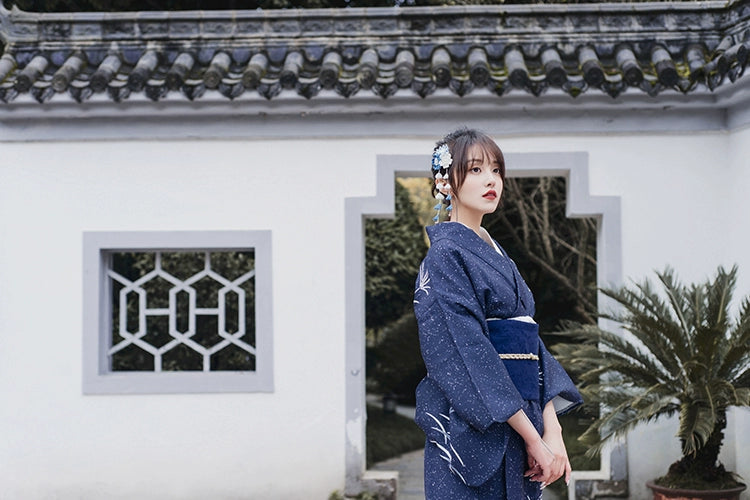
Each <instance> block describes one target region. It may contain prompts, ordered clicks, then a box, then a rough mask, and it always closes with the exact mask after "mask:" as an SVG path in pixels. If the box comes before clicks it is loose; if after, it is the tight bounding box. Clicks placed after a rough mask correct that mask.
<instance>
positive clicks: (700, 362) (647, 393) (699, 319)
mask: <svg viewBox="0 0 750 500" xmlns="http://www.w3.org/2000/svg"><path fill="white" fill-rule="evenodd" d="M657 275H658V277H659V281H660V283H661V286H660V288H661V290H656V289H654V288H653V286H652V285H651V283H650V282H649V281H648V280H645V281H643V282H642V283H640V284H634V285H632V286H623V287H621V288H617V289H605V290H602V292H603V293H604V295H606V296H607V297H610V298H611V299H613V300H614V303H615V304H616V305H617V309H616V312H613V313H610V314H606V315H603V317H604V318H605V319H607V320H610V321H613V322H614V325H617V326H619V327H621V331H620V332H619V333H613V332H609V331H605V330H603V329H601V328H599V327H597V326H594V325H575V324H567V325H565V326H564V331H563V332H560V333H561V334H563V335H565V336H568V337H572V338H574V339H575V342H572V343H561V344H558V345H557V346H555V349H554V350H555V352H556V354H557V357H558V359H560V361H561V362H562V363H564V364H566V365H567V366H568V367H569V368H570V369H571V370H572V371H573V372H574V373H576V374H577V375H578V379H579V383H580V385H581V386H582V387H581V389H582V390H581V392H582V393H583V396H584V399H586V400H587V402H590V403H597V404H599V405H600V414H599V417H598V418H597V419H596V420H595V421H594V422H593V423H592V424H591V425H590V426H589V428H588V429H587V430H586V431H585V432H584V434H583V435H582V436H581V437H580V439H581V440H582V441H584V442H586V443H587V444H588V445H590V446H591V448H590V449H589V452H590V454H596V453H598V452H599V451H600V450H601V448H602V445H603V444H604V443H605V442H606V441H608V440H610V439H613V438H616V437H619V436H624V435H625V434H626V433H627V432H628V431H629V430H631V429H633V428H634V427H635V426H636V425H638V424H641V423H645V422H650V421H654V420H656V419H659V418H662V417H670V416H674V415H677V416H679V430H678V432H677V437H678V438H679V440H680V443H681V445H682V457H681V458H680V459H679V460H678V461H676V462H675V463H673V464H672V465H671V466H670V467H669V470H668V472H667V473H666V475H664V476H662V477H659V478H657V479H655V480H654V481H652V482H650V483H647V485H648V486H649V487H650V488H651V489H652V490H653V491H654V499H656V500H661V499H664V498H681V499H693V498H715V499H718V498H721V499H728V500H731V499H738V498H739V495H740V492H742V491H743V490H744V489H745V485H744V484H742V483H741V482H740V478H739V477H738V476H737V475H736V474H734V473H732V472H729V471H726V470H725V469H724V466H723V465H722V464H721V463H720V462H719V460H718V457H719V451H720V450H721V446H722V441H723V438H724V429H725V427H726V423H727V410H728V408H730V407H731V406H750V297H746V298H745V299H744V300H743V302H742V303H741V305H740V307H739V311H738V316H737V317H735V318H730V304H731V301H732V294H733V292H734V288H735V284H736V281H737V267H736V266H734V267H733V268H732V269H731V270H730V271H728V272H727V271H726V270H725V269H724V268H723V267H719V268H718V271H717V273H716V275H715V277H714V278H713V279H712V280H711V279H709V280H707V281H706V282H704V283H700V284H692V285H690V286H685V285H683V284H682V283H681V282H680V281H679V280H678V279H677V278H676V277H675V273H674V271H673V270H671V269H670V268H667V269H666V270H665V271H663V272H661V273H657ZM674 490H682V491H674ZM716 490H719V491H720V493H716ZM712 492H713V493H712ZM673 494H674V495H673ZM670 495H673V496H670ZM706 495H708V496H706Z"/></svg>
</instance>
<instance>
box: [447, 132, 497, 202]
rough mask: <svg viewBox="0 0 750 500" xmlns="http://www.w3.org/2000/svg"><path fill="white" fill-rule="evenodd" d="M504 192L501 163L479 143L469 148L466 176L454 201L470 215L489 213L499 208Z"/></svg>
mask: <svg viewBox="0 0 750 500" xmlns="http://www.w3.org/2000/svg"><path fill="white" fill-rule="evenodd" d="M502 192H503V178H502V175H501V168H500V164H499V163H498V162H497V161H496V160H495V158H492V157H490V156H489V155H487V154H486V153H485V152H484V150H483V149H482V148H481V147H479V146H478V145H473V146H471V147H470V148H469V154H468V166H467V169H466V178H465V179H464V182H463V184H461V187H460V188H459V189H458V192H457V193H456V194H457V196H455V197H454V201H453V203H454V204H455V208H454V210H455V209H456V208H457V209H458V210H459V212H460V211H463V212H464V214H466V215H468V213H467V212H473V213H474V214H476V215H480V216H481V215H484V214H489V213H492V212H494V211H495V210H497V205H498V204H499V203H500V195H501V194H502Z"/></svg>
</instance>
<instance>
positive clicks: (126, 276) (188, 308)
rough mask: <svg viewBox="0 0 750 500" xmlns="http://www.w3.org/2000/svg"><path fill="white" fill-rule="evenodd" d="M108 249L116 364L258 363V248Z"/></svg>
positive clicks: (247, 367) (145, 367)
mask: <svg viewBox="0 0 750 500" xmlns="http://www.w3.org/2000/svg"><path fill="white" fill-rule="evenodd" d="M107 253H108V255H107V257H108V259H107V260H108V269H107V270H106V276H107V278H106V279H107V286H108V288H109V291H110V297H111V302H110V313H111V315H110V318H111V321H110V330H111V332H110V335H109V337H110V339H111V340H110V345H109V348H108V351H107V355H108V358H109V359H108V361H109V370H110V371H111V372H127V371H130V372H133V371H140V372H175V371H177V372H185V371H202V372H217V371H245V372H252V371H255V369H256V342H255V330H256V328H255V319H256V315H255V252H254V250H252V249H247V250H246V249H243V250H241V251H200V252H194V251H136V252H133V251H124V252H123V251H120V252H117V251H109V252H107Z"/></svg>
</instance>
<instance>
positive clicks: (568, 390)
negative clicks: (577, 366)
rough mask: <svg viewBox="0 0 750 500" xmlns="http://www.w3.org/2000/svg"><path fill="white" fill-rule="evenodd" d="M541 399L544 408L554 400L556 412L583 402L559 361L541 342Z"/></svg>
mask: <svg viewBox="0 0 750 500" xmlns="http://www.w3.org/2000/svg"><path fill="white" fill-rule="evenodd" d="M539 372H540V378H541V386H540V394H539V396H540V399H541V402H542V408H544V407H545V405H546V404H547V403H549V402H550V401H552V404H553V405H554V406H555V412H556V413H558V414H563V413H567V412H569V411H570V410H572V409H573V408H575V407H577V406H579V405H581V404H582V403H583V398H582V397H581V394H580V393H579V392H578V389H576V386H575V384H574V383H573V381H572V380H571V379H570V376H568V374H567V372H566V371H565V369H564V368H563V367H562V365H561V364H560V362H559V361H557V360H556V359H555V358H554V357H552V354H550V352H549V351H548V350H547V347H545V345H544V343H543V342H541V341H540V342H539Z"/></svg>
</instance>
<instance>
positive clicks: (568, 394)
mask: <svg viewBox="0 0 750 500" xmlns="http://www.w3.org/2000/svg"><path fill="white" fill-rule="evenodd" d="M427 234H428V236H429V238H430V242H431V247H430V250H429V251H428V252H427V255H426V257H425V259H424V261H423V262H422V264H421V266H420V270H419V276H418V277H417V282H416V289H415V292H414V311H415V314H416V317H417V322H418V324H419V340H420V346H421V350H422V357H423V358H424V361H425V365H426V366H427V376H426V377H425V378H424V379H423V380H422V381H421V382H420V384H419V386H418V387H417V391H416V396H417V412H416V422H417V424H418V425H419V426H420V427H421V429H422V430H423V431H424V432H425V436H426V442H425V458H424V461H425V494H426V499H427V500H469V499H478V500H479V499H482V500H484V499H508V500H526V499H530V500H536V499H539V498H541V490H540V484H539V483H538V482H534V481H529V480H528V479H525V478H524V477H523V474H524V472H525V471H526V469H527V458H526V446H525V444H524V441H523V439H522V438H521V436H520V435H519V434H518V433H516V432H515V431H514V430H513V429H512V428H511V427H510V425H508V424H507V423H506V421H507V420H508V418H509V417H511V416H513V415H514V414H515V413H516V412H517V411H518V410H520V409H523V410H524V411H525V412H526V415H528V417H529V419H530V420H531V422H532V423H533V424H534V426H535V427H536V429H537V431H538V432H539V434H540V435H543V433H544V429H543V422H542V409H543V408H544V406H545V405H546V404H547V403H548V402H549V401H553V404H554V405H555V409H556V411H557V413H558V414H559V413H563V412H566V411H568V410H570V409H571V408H573V407H575V406H577V405H579V404H581V403H582V402H583V400H582V399H581V395H580V394H579V393H578V391H577V390H576V388H575V385H574V384H573V382H572V381H571V380H570V377H568V375H567V373H565V370H564V369H563V368H562V366H560V364H559V363H558V362H557V361H556V360H555V359H553V358H552V356H551V355H550V353H549V352H548V351H547V349H546V347H545V346H544V344H543V343H542V341H541V339H540V338H539V335H538V325H537V324H536V323H534V322H533V320H531V319H530V317H532V316H533V315H534V298H533V296H532V294H531V291H530V290H529V288H528V286H527V285H526V283H525V282H524V280H523V278H522V277H521V275H520V274H519V272H518V269H517V268H516V265H515V263H514V262H513V261H512V260H511V259H510V258H509V257H507V256H506V254H505V252H504V251H503V250H502V249H501V248H500V247H499V246H498V245H497V243H495V246H496V248H492V247H491V246H490V245H488V244H487V242H485V241H484V240H483V239H482V238H480V237H479V236H478V235H477V234H476V233H475V232H474V231H473V230H471V229H470V228H468V227H466V226H464V225H463V224H460V223H457V222H443V223H440V224H437V225H435V226H430V227H428V228H427ZM510 318H516V319H510ZM499 353H505V356H506V357H507V358H512V357H514V356H516V357H518V356H517V355H518V354H523V355H524V356H525V357H526V358H532V357H535V356H531V355H536V357H538V360H533V359H501V357H500V356H499V355H498V354H499ZM508 354H509V355H508ZM522 358H523V356H522Z"/></svg>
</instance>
